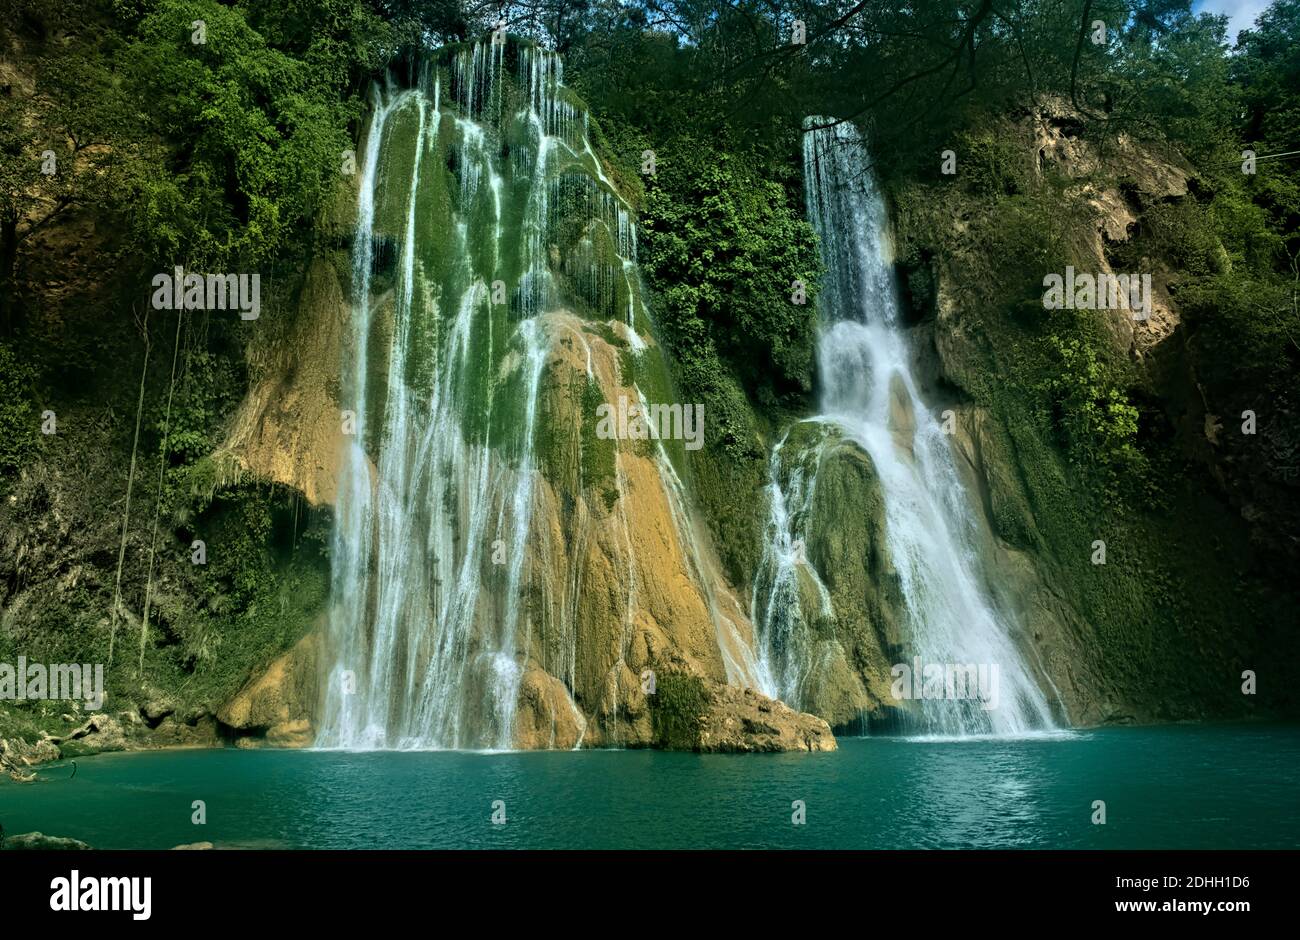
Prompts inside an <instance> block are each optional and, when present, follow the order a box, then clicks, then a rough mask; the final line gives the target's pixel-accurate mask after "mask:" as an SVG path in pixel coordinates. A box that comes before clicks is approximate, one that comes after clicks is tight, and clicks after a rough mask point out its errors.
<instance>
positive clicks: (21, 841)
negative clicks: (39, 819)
mask: <svg viewBox="0 0 1300 940" xmlns="http://www.w3.org/2000/svg"><path fill="white" fill-rule="evenodd" d="M89 848H90V846H89V845H87V844H86V843H84V842H82V841H81V840H80V839H68V838H64V837H62V836H47V835H46V834H45V833H43V832H24V833H21V834H19V835H16V836H9V837H8V838H6V839H4V840H3V841H2V842H0V849H11V850H23V849H27V850H35V851H41V852H49V851H58V852H66V851H68V850H70V849H89Z"/></svg>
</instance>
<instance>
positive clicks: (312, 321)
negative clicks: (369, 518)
mask: <svg viewBox="0 0 1300 940" xmlns="http://www.w3.org/2000/svg"><path fill="white" fill-rule="evenodd" d="M343 291H344V287H343V285H342V283H341V281H340V276H339V274H338V272H337V270H336V267H335V265H334V264H333V263H331V260H330V258H329V256H325V257H318V258H316V259H315V260H313V261H312V263H311V265H310V267H309V268H308V269H307V274H306V279H305V281H304V284H303V289H302V295H301V299H300V301H299V309H300V311H301V312H302V313H303V314H306V315H300V316H297V317H295V318H292V320H291V323H292V325H291V326H290V328H289V329H290V335H289V336H288V337H286V338H284V339H283V340H281V341H278V342H276V343H274V344H273V345H272V344H269V343H268V346H272V351H271V352H270V353H268V355H271V356H273V357H274V359H273V361H271V362H268V363H266V364H265V367H264V368H263V370H262V375H263V377H262V379H261V381H259V382H257V383H256V384H255V385H254V386H253V388H252V389H251V391H250V392H249V394H248V395H247V397H246V398H245V399H244V401H243V403H242V404H241V406H240V408H239V411H238V413H237V414H236V415H235V419H234V422H233V424H232V427H231V430H230V432H229V434H228V435H227V438H226V441H225V443H224V444H223V445H222V447H221V448H220V450H219V451H218V453H217V458H218V462H219V464H220V465H221V466H222V468H223V470H224V471H226V473H227V475H229V476H234V477H237V476H238V475H239V473H241V472H243V471H247V472H249V473H251V474H253V475H255V476H257V477H259V478H260V479H264V480H274V481H275V482H277V483H283V484H285V485H286V486H291V487H294V488H295V489H297V490H299V491H300V492H301V493H302V494H303V496H305V497H306V499H307V501H308V502H309V503H311V504H313V505H323V504H331V503H333V501H334V497H335V491H336V490H337V488H338V479H337V477H338V472H339V467H340V455H341V453H342V450H341V448H342V443H343V440H344V437H343V420H342V414H341V411H340V408H341V407H342V406H341V405H340V404H339V402H338V401H337V397H338V382H339V377H338V370H339V363H340V362H341V361H342V352H341V348H342V346H341V344H342V342H343V331H344V326H345V324H346V322H347V320H346V313H347V301H346V300H345V298H344V293H343ZM230 464H233V473H232V472H231V469H232V468H231V466H230Z"/></svg>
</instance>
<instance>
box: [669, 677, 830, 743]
mask: <svg viewBox="0 0 1300 940" xmlns="http://www.w3.org/2000/svg"><path fill="white" fill-rule="evenodd" d="M650 699H651V706H650V707H651V710H652V711H653V713H654V718H655V744H656V746H658V747H662V748H667V749H669V750H683V751H697V752H699V753H760V752H777V751H834V750H836V748H837V747H838V745H837V744H836V743H835V735H834V734H832V733H831V726H830V725H829V724H827V723H826V722H825V721H824V720H823V719H821V718H818V717H817V716H816V715H810V714H807V713H806V712H797V711H795V710H794V709H793V708H791V707H790V706H788V705H786V704H785V703H784V702H781V701H778V700H776V699H770V698H768V697H767V696H766V695H763V694H762V693H760V692H756V691H755V690H753V689H740V688H737V687H736V686H731V685H724V684H722V683H717V682H711V681H710V680H708V679H701V678H700V677H698V676H691V675H686V674H669V675H666V676H663V677H662V678H661V679H660V681H659V683H658V688H657V689H656V693H655V695H653V696H651V697H650Z"/></svg>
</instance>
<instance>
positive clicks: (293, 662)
mask: <svg viewBox="0 0 1300 940" xmlns="http://www.w3.org/2000/svg"><path fill="white" fill-rule="evenodd" d="M319 648H320V638H319V635H318V634H316V633H313V634H309V635H308V636H306V637H304V638H303V639H302V640H301V641H299V643H298V644H297V645H296V646H295V647H294V648H293V649H291V650H290V651H289V652H287V653H285V654H283V655H282V656H280V657H279V658H277V659H276V660H275V661H274V662H272V663H271V665H270V666H269V667H267V669H266V671H265V672H264V673H262V674H261V675H260V676H256V677H254V678H253V679H251V680H250V681H249V682H248V683H247V684H246V685H245V686H244V687H243V688H242V689H240V691H239V693H238V694H237V695H236V696H235V697H234V698H233V699H231V700H230V701H229V702H227V703H226V704H225V705H224V706H222V708H221V710H220V711H219V712H218V713H217V720H219V721H220V722H221V723H222V724H223V725H226V726H227V727H229V728H232V729H234V730H235V731H236V732H243V733H244V735H245V737H241V738H238V739H237V743H239V744H241V745H242V746H256V745H257V744H262V743H264V744H266V745H269V746H272V747H307V746H309V745H310V744H311V743H312V740H313V737H314V734H313V730H312V717H313V715H314V713H315V710H316V704H317V701H318V695H319V680H318V678H317V676H318V673H317V663H318V651H319ZM251 735H261V737H249V736H251Z"/></svg>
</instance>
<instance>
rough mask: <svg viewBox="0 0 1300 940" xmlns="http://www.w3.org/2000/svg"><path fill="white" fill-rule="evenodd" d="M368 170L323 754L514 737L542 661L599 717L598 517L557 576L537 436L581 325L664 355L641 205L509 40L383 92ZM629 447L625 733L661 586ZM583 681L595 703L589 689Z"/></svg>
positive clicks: (550, 68) (608, 735) (623, 485)
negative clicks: (646, 616)
mask: <svg viewBox="0 0 1300 940" xmlns="http://www.w3.org/2000/svg"><path fill="white" fill-rule="evenodd" d="M359 183H360V189H359V194H358V200H357V215H356V236H355V241H354V245H353V253H352V283H351V334H350V336H349V337H348V340H347V342H346V343H345V357H344V359H345V361H344V367H343V382H342V389H341V408H342V409H344V414H345V431H350V432H351V436H350V437H347V438H345V440H346V447H345V453H344V455H343V460H342V469H341V473H340V478H339V490H338V510H337V516H336V525H335V531H334V541H333V556H332V560H333V565H332V606H331V611H330V620H329V627H328V640H329V649H328V652H327V656H329V657H330V662H331V665H332V669H331V671H330V673H329V675H328V678H327V685H326V689H325V694H324V696H323V698H324V702H323V708H322V712H321V720H320V722H319V730H318V734H317V745H318V746H321V747H338V748H354V749H365V748H490V749H505V748H510V747H512V746H514V744H515V723H516V721H517V718H518V716H517V714H516V712H517V709H518V703H519V698H520V690H521V688H522V684H523V682H524V681H525V673H526V670H528V669H529V668H537V669H540V670H542V671H546V672H549V674H550V675H553V676H555V677H556V678H557V679H558V680H559V681H560V682H561V683H563V689H564V694H567V696H568V702H567V705H560V706H558V707H561V708H565V709H566V710H569V711H571V712H572V715H571V716H570V717H571V718H573V719H574V720H575V721H576V723H577V724H578V725H579V726H580V727H582V728H585V727H586V718H585V717H584V716H582V715H581V714H579V709H578V707H577V704H576V699H575V695H576V693H577V691H578V690H577V687H576V671H577V670H576V660H577V643H578V637H577V631H576V623H577V619H578V605H579V603H580V598H581V593H582V590H583V587H582V585H583V578H582V572H581V571H580V570H579V568H580V566H581V564H582V563H583V556H582V553H581V548H582V546H583V544H584V541H585V538H586V530H585V529H584V528H582V526H583V525H586V523H585V522H582V523H576V524H577V525H578V529H577V531H576V532H575V533H574V540H573V543H572V544H571V545H569V546H568V548H570V549H571V550H573V552H574V554H573V555H572V556H571V557H572V559H573V560H571V561H570V562H569V563H570V564H571V565H573V566H574V568H573V570H571V571H570V572H568V573H567V574H566V573H563V572H551V571H548V570H544V569H546V566H548V565H549V564H550V560H549V559H550V558H551V557H552V555H553V554H554V552H553V551H552V548H551V547H548V546H549V545H550V541H549V540H550V539H551V538H552V537H553V533H552V530H551V529H548V523H547V521H546V520H542V521H540V522H539V523H538V524H537V525H536V526H535V525H534V518H533V517H534V514H535V512H536V511H537V501H538V492H539V489H541V488H542V487H540V486H539V481H541V479H542V476H541V475H542V462H543V461H542V457H541V456H540V455H539V452H538V447H537V443H536V439H537V438H538V436H539V434H540V433H541V431H540V430H539V429H540V428H541V425H542V422H543V416H542V414H541V411H542V407H543V406H542V399H543V398H544V397H545V396H544V394H543V390H544V386H543V375H544V372H545V371H546V369H547V365H548V360H549V359H550V357H551V356H552V355H553V354H556V351H557V348H558V347H561V346H571V344H572V343H573V342H574V341H575V340H576V341H577V343H578V346H579V348H585V349H586V354H585V355H586V375H585V377H584V378H585V380H586V381H587V382H588V383H591V382H593V381H594V378H593V373H592V353H591V348H590V346H589V345H588V343H587V340H586V339H585V338H584V337H583V334H582V332H581V330H580V329H579V325H580V324H581V322H582V319H580V318H585V319H586V320H590V321H596V322H597V323H599V324H600V327H599V331H603V332H602V333H601V335H609V334H612V333H613V332H617V333H619V334H620V336H621V340H622V342H623V343H624V344H625V348H626V351H627V352H628V353H629V354H630V356H631V357H632V359H634V360H635V361H636V362H637V365H636V367H635V369H637V370H639V369H641V368H643V367H644V368H646V369H651V368H652V364H651V362H650V360H649V359H648V358H646V357H649V356H650V355H651V353H650V351H649V350H650V349H651V347H650V346H649V345H648V344H647V342H646V339H645V337H646V336H648V335H649V330H648V322H647V321H646V311H645V307H644V303H643V301H642V299H641V290H640V286H639V279H638V276H637V271H636V227H635V224H634V223H633V221H632V216H631V213H630V210H629V209H628V207H627V205H626V204H625V203H624V202H623V200H622V199H621V198H620V197H619V195H618V193H617V189H616V188H615V186H614V184H613V183H612V182H611V180H610V179H609V178H608V177H607V175H606V173H605V171H604V169H603V166H602V163H601V161H600V159H598V157H597V155H596V153H595V151H594V150H593V147H592V144H591V140H590V138H589V128H588V119H587V113H586V111H585V109H583V108H582V106H581V105H580V103H578V102H577V99H575V98H573V97H572V95H571V93H570V92H568V90H567V89H566V88H565V87H564V85H563V83H562V81H561V64H560V60H559V58H558V57H557V56H556V55H554V54H553V53H549V52H546V51H544V50H541V49H539V48H537V47H535V46H532V45H529V44H526V43H522V42H518V41H516V40H513V39H511V40H508V41H506V42H501V43H497V42H477V43H473V44H466V45H463V46H460V47H457V48H455V49H452V50H447V51H444V52H443V53H441V54H439V55H437V56H435V57H433V58H431V59H429V60H426V61H425V62H423V64H422V65H421V67H420V69H419V73H418V77H417V78H416V80H415V81H413V82H412V83H411V87H402V86H400V85H399V84H398V83H397V82H396V81H394V80H392V79H391V78H390V80H389V81H388V83H387V85H386V87H384V88H376V90H375V92H374V100H373V106H372V111H371V117H370V123H369V128H368V131H367V136H366V142H365V148H364V156H363V166H362V174H361V178H360V180H359ZM575 314H576V315H575ZM611 326H617V327H618V330H616V331H615V330H611V329H610V327H611ZM599 331H598V332H599ZM654 355H655V356H656V357H657V356H659V353H658V352H655V353H654ZM560 358H562V356H561V357H560ZM655 362H661V360H659V359H657V358H656V359H655ZM633 371H634V370H633ZM609 381H613V380H609ZM629 385H630V388H631V390H632V391H633V393H634V394H635V395H637V396H641V391H640V387H639V386H638V385H637V384H636V382H635V381H634V380H629ZM612 387H613V386H611V388H612ZM602 394H603V392H602ZM643 401H644V399H643ZM349 412H350V413H351V415H350V418H351V420H352V427H351V428H350V429H349V428H348V427H347V426H346V422H347V419H348V418H349ZM584 433H587V432H584ZM651 443H652V446H651V448H650V458H651V459H652V460H653V462H654V466H655V470H656V475H657V477H658V483H659V486H660V487H661V490H662V493H663V495H664V497H665V500H666V503H667V506H668V509H669V512H670V514H671V525H672V529H673V532H674V538H675V542H676V544H677V545H680V546H681V547H682V549H683V556H684V557H683V563H684V565H685V566H686V568H687V572H686V573H687V576H688V578H689V579H690V580H691V581H692V582H693V583H694V585H695V587H696V588H697V589H698V590H699V591H700V595H701V597H703V598H704V600H705V603H706V606H707V607H708V612H709V615H710V617H711V619H712V623H713V625H714V627H715V630H716V633H717V642H718V646H719V651H720V653H721V659H722V665H723V667H724V668H725V671H726V675H727V677H728V679H729V680H731V681H734V682H736V683H738V684H753V680H752V674H753V670H754V657H753V650H752V649H751V648H750V645H749V643H748V642H747V640H746V639H745V638H744V636H743V635H742V633H743V631H741V630H739V629H738V627H737V625H736V624H735V623H734V622H733V621H732V620H731V619H729V618H728V616H727V615H726V614H725V613H724V606H725V605H723V604H721V603H718V602H717V599H716V594H715V592H714V589H713V586H712V585H711V584H710V582H709V572H708V570H707V569H708V563H707V561H706V559H705V555H704V553H703V552H702V549H701V547H700V545H699V544H697V540H696V533H695V528H694V525H693V522H692V520H691V519H690V517H689V514H688V512H687V509H686V507H687V500H686V496H685V492H684V489H683V487H682V485H681V481H680V479H679V478H678V476H677V473H676V471H675V470H674V468H673V465H672V462H671V461H670V460H669V459H668V455H667V452H666V451H665V449H664V446H663V442H651ZM628 459H630V456H628V455H625V454H624V453H623V452H622V451H621V450H620V449H616V450H615V453H614V461H613V463H614V467H613V470H614V478H615V479H614V485H615V489H616V492H617V499H616V501H615V503H614V507H615V508H614V514H613V517H612V518H613V519H614V520H615V522H614V525H615V527H616V529H618V528H619V527H621V533H622V537H621V539H620V540H619V544H618V545H617V546H615V549H614V550H615V553H616V555H617V556H618V558H617V561H618V563H620V564H622V565H625V566H626V575H625V576H624V577H623V579H622V583H621V585H620V587H621V588H622V590H624V591H625V592H626V602H625V603H624V604H621V605H620V606H621V607H622V608H623V612H622V614H621V617H620V621H621V622H620V623H619V624H617V625H614V627H615V630H616V631H621V640H619V642H618V647H617V649H616V650H615V652H614V654H613V657H612V658H613V660H614V661H613V662H612V664H611V665H610V667H609V671H608V673H607V674H606V676H605V677H603V678H600V679H598V680H597V681H598V683H599V684H601V686H602V687H603V686H604V685H610V686H612V688H613V689H614V693H613V694H614V699H613V701H611V702H609V703H608V704H609V707H608V709H607V710H606V711H605V712H604V713H603V714H604V715H606V716H607V717H608V720H609V721H610V723H611V725H610V727H608V728H605V729H604V732H605V734H604V738H603V739H604V740H606V741H610V742H611V743H619V733H620V732H619V725H618V720H619V719H618V715H619V702H620V701H622V700H623V699H624V698H625V697H626V696H627V695H628V694H629V693H630V691H631V689H630V687H629V686H628V683H627V682H626V681H625V677H624V674H625V673H627V672H628V670H629V666H628V665H627V658H628V655H629V650H630V646H631V643H632V640H633V637H634V632H635V631H634V627H635V621H636V618H637V617H638V615H639V614H640V612H641V611H642V608H643V607H644V606H645V605H646V603H647V601H650V600H653V598H647V597H645V596H643V595H644V594H645V587H646V585H644V584H642V583H641V579H640V577H639V575H638V567H639V562H638V560H637V559H635V558H634V557H633V554H632V542H633V539H632V528H631V527H632V526H633V525H634V524H635V520H631V519H629V512H628V510H627V508H626V506H625V502H626V498H627V496H628V492H629V484H628V481H627V479H626V478H625V467H626V463H625V462H626V460H628ZM579 495H581V494H576V493H575V494H566V497H570V498H572V497H573V496H579ZM566 512H567V510H566ZM566 518H567V517H566ZM573 518H579V519H583V520H585V519H587V518H588V516H586V515H583V514H577V515H576V516H573ZM554 522H555V520H554V519H552V520H551V524H554ZM539 546H540V547H539ZM538 552H540V553H541V557H540V560H539V558H538ZM535 566H540V567H535ZM552 575H553V577H552ZM561 585H562V586H563V587H562V588H561V589H559V590H558V593H559V594H560V595H562V596H559V597H557V596H556V595H557V586H561ZM534 606H536V608H537V609H533V608H534ZM726 609H728V610H729V609H732V608H730V607H728V608H726ZM615 616H619V615H618V614H615ZM615 636H618V633H617V632H616V633H615ZM591 642H592V643H593V644H594V643H598V642H599V641H598V640H594V639H593V640H592V641H591ZM602 655H603V654H602ZM604 679H608V680H609V682H608V683H605V682H604V681H603V680H604ZM635 681H637V682H639V681H640V680H639V679H636V680H635ZM586 695H587V701H588V702H589V703H595V702H597V700H598V698H599V695H598V694H596V693H595V692H594V690H593V689H592V686H591V684H589V685H588V686H587V687H586ZM589 707H590V705H589ZM530 714H533V713H530ZM584 733H585V732H580V733H579V734H578V735H577V740H578V742H579V743H581V742H582V740H583V734H584Z"/></svg>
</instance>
